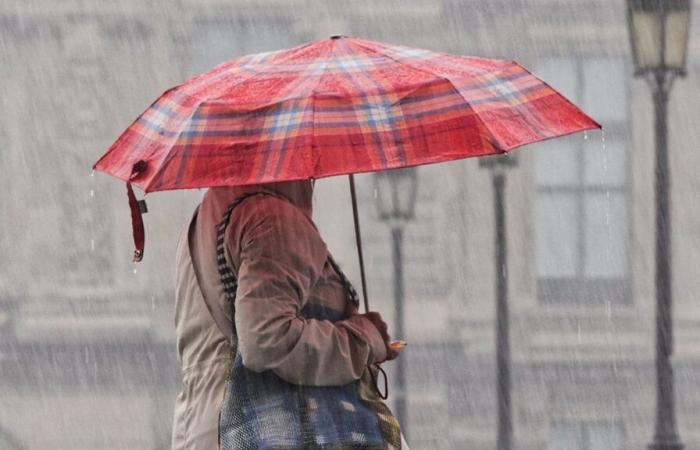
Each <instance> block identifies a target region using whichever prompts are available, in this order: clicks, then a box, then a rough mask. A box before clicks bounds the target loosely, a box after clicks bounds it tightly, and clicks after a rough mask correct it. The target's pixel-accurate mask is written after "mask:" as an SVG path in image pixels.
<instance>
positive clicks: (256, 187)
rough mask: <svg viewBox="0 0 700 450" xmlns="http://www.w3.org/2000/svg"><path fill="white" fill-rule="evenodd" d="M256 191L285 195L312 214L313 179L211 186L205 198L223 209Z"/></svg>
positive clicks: (308, 214)
mask: <svg viewBox="0 0 700 450" xmlns="http://www.w3.org/2000/svg"><path fill="white" fill-rule="evenodd" d="M256 192H269V193H272V194H278V195H281V196H283V197H285V198H286V199H287V200H289V201H290V202H292V203H293V204H294V205H296V206H297V207H299V208H300V209H301V210H302V211H303V212H304V214H306V215H307V216H308V217H309V218H311V215H312V212H313V211H312V200H313V182H312V181H311V180H299V181H283V182H279V183H266V184H253V185H248V186H227V187H214V188H210V189H209V190H208V191H207V193H206V194H204V196H205V198H206V197H210V198H209V201H213V202H214V203H215V204H217V205H218V206H219V207H218V208H216V209H218V210H220V211H223V210H224V209H225V208H226V206H228V205H229V204H231V202H233V201H234V200H235V199H237V198H239V197H241V196H243V195H247V194H252V193H256Z"/></svg>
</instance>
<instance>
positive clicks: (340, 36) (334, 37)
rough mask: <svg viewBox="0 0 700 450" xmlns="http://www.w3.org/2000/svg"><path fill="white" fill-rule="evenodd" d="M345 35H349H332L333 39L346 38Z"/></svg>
mask: <svg viewBox="0 0 700 450" xmlns="http://www.w3.org/2000/svg"><path fill="white" fill-rule="evenodd" d="M344 37H347V36H344V35H342V34H334V35H333V36H331V39H340V38H344Z"/></svg>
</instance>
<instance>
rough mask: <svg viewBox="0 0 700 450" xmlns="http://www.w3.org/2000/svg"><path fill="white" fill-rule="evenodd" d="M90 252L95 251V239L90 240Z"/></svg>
mask: <svg viewBox="0 0 700 450" xmlns="http://www.w3.org/2000/svg"><path fill="white" fill-rule="evenodd" d="M90 250H93V251H94V250H95V239H90Z"/></svg>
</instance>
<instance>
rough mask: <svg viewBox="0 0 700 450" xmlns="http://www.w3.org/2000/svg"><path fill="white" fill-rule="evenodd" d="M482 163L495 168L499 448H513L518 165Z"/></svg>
mask: <svg viewBox="0 0 700 450" xmlns="http://www.w3.org/2000/svg"><path fill="white" fill-rule="evenodd" d="M479 165H480V166H481V167H482V168H485V169H488V170H490V171H491V178H492V181H493V200H494V211H495V222H496V224H495V225H496V236H495V242H494V252H495V258H494V260H495V262H496V379H497V380H498V385H497V389H496V391H497V396H498V436H497V439H496V449H497V450H510V449H511V448H512V442H513V418H512V417H513V407H512V405H511V401H510V392H511V377H510V362H511V359H510V338H509V331H510V323H509V319H508V247H507V245H506V221H505V207H504V203H503V198H504V189H505V184H506V183H505V182H506V171H507V170H508V169H509V168H511V167H515V166H516V165H517V159H516V157H515V155H512V154H508V155H502V156H492V157H488V158H481V159H480V160H479Z"/></svg>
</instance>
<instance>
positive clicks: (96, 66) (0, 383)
mask: <svg viewBox="0 0 700 450" xmlns="http://www.w3.org/2000/svg"><path fill="white" fill-rule="evenodd" d="M698 8H700V4H698V2H697V1H695V4H694V17H693V22H694V23H693V24H692V26H691V30H692V35H691V43H690V55H689V70H688V72H689V73H688V77H687V78H686V79H683V80H680V81H679V82H678V83H677V86H676V87H675V89H674V92H673V95H672V100H671V107H670V118H669V119H670V120H669V124H670V149H671V164H672V165H671V171H672V180H673V184H672V186H673V187H672V192H673V193H672V199H673V200H672V201H673V206H672V214H673V221H672V224H673V225H672V226H673V252H672V254H673V261H674V262H673V264H674V272H673V274H674V321H675V356H674V360H673V363H674V367H675V372H676V398H677V415H678V421H679V431H680V435H681V437H682V439H683V441H684V442H685V444H686V447H687V448H695V447H698V446H700V431H699V430H700V412H699V411H700V393H698V390H697V389H696V386H697V385H698V382H699V381H700V379H699V378H700V375H699V372H698V368H699V367H700V331H698V330H700V305H698V304H697V302H696V301H695V299H694V295H693V294H694V293H695V292H698V291H699V290H700V277H697V276H696V272H697V269H696V268H697V267H699V266H700V251H698V250H700V234H698V232H697V230H698V227H697V223H698V222H699V221H700V208H697V207H696V205H695V203H696V197H697V193H698V192H700V184H698V181H697V176H696V174H695V171H694V169H695V168H697V167H700V152H697V151H693V150H695V149H696V147H697V142H698V141H699V140H700V135H699V132H698V128H697V127H696V126H695V123H696V122H697V120H698V119H700V96H698V95H697V92H698V88H700V63H699V62H698V61H700V20H699V19H698V14H699V13H698ZM333 34H348V35H354V36H359V37H367V38H369V39H377V40H384V41H387V42H391V43H400V44H403V45H409V46H415V47H421V48H427V49H431V50H436V51H446V52H452V53H458V54H465V55H476V56H483V57H496V58H498V57H501V58H508V59H511V58H513V59H517V60H518V61H520V62H522V63H523V64H524V65H525V66H526V67H528V68H531V69H532V70H533V71H534V72H535V73H536V74H538V75H540V76H541V77H542V78H544V79H545V80H547V81H548V82H550V83H551V84H552V85H553V86H554V87H555V88H557V89H560V90H561V91H562V92H563V93H564V94H565V95H566V96H567V97H568V98H570V99H571V100H573V101H574V102H576V103H577V104H579V105H581V106H582V107H583V109H584V110H585V111H587V112H588V113H589V114H591V115H592V116H593V117H594V118H596V119H597V120H598V121H600V122H601V123H602V124H603V125H604V127H605V132H604V134H601V133H599V132H595V133H594V132H590V133H588V134H587V135H586V136H583V135H574V136H571V137H568V138H563V139H559V140H555V141H552V142H547V143H543V144H537V145H532V146H530V147H528V148H525V149H523V150H519V151H518V154H519V167H518V168H516V169H514V170H512V171H510V172H509V174H508V180H507V192H506V205H507V209H506V214H507V223H508V231H509V235H508V240H509V242H508V245H509V248H510V255H509V267H510V270H509V274H510V286H509V291H510V308H511V326H512V329H511V339H512V344H511V345H512V354H513V411H514V442H515V447H514V448H516V449H523V450H525V449H528V450H530V449H532V450H535V449H550V450H558V449H567V450H568V449H574V450H579V449H580V450H618V449H637V448H641V447H643V446H646V444H648V443H649V442H650V441H651V437H652V436H651V434H652V432H653V420H654V410H655V406H654V393H655V385H654V359H653V358H654V327H653V325H654V294H655V290H654V289H655V288H654V202H653V193H654V186H653V170H654V165H653V161H654V148H653V116H652V113H653V105H652V104H651V101H650V95H649V92H648V89H647V87H646V86H645V85H644V83H642V82H641V81H636V80H633V78H632V67H631V59H630V56H629V47H628V37H627V22H626V17H625V11H624V2H623V1H622V0H620V1H615V2H609V1H603V0H584V1H574V0H558V1H557V0H508V1H506V0H494V1H489V2H481V1H475V0H467V1H456V0H442V1H434V2H429V3H428V2H419V1H417V0H402V1H398V0H388V1H384V2H381V3H380V2H369V1H364V0H362V1H355V2H352V3H342V4H341V3H340V2H323V3H319V2H310V1H302V0H258V1H255V2H254V1H236V2H225V1H221V0H200V1H193V0H178V1H174V2H173V1H170V2H166V1H162V0H154V1H149V2H135V1H131V0H129V1H123V2H120V3H118V4H117V3H113V4H106V3H105V2H81V1H77V0H76V1H66V2H49V1H46V0H43V1H42V0H24V1H22V2H20V1H15V0H10V1H7V2H4V3H3V5H2V6H1V7H0V61H1V62H2V64H0V74H1V75H2V77H1V78H0V79H2V80H3V81H4V82H3V83H2V85H1V86H0V89H1V90H2V91H1V92H0V97H2V99H3V112H2V115H0V138H2V142H3V144H4V145H3V148H2V150H0V186H1V187H2V190H1V191H0V214H1V215H0V230H3V232H2V236H1V237H0V254H2V255H3V257H2V258H0V399H2V400H1V403H2V407H1V408H0V448H10V449H34V448H44V447H52V448H65V449H88V448H90V449H97V448H105V449H108V448H109V449H116V448H129V449H132V448H133V449H136V448H139V449H141V448H143V449H162V448H168V447H169V442H170V427H171V419H172V408H173V403H174V400H175V396H176V395H177V393H178V392H179V389H180V384H179V382H180V378H179V366H178V362H177V359H176V350H175V344H174V335H173V298H174V289H173V284H174V283H173V282H174V277H173V275H174V266H173V263H172V261H173V258H174V252H175V244H176V241H177V238H178V236H179V233H180V230H181V227H182V224H183V223H184V222H185V220H187V219H188V218H189V215H190V214H191V212H192V210H193V207H194V205H196V203H197V201H198V200H199V198H200V197H201V194H202V193H203V191H201V192H200V191H196V190H195V191H188V192H168V193H156V194H150V195H149V196H148V201H149V207H150V210H151V212H150V213H148V214H147V215H146V216H145V220H146V227H147V229H146V234H147V238H148V240H147V246H146V256H145V259H144V261H143V263H141V264H140V265H139V266H136V268H134V266H132V264H131V262H130V253H131V251H132V249H131V240H130V239H131V237H130V222H129V212H128V208H127V202H126V196H125V189H124V186H123V185H122V184H121V183H120V182H117V181H116V180H114V179H110V178H109V177H107V176H105V175H103V174H96V175H94V176H92V174H91V171H90V166H91V164H92V163H93V162H94V161H95V160H96V159H97V158H98V157H99V156H100V155H101V154H102V153H103V152H104V151H105V149H106V148H107V147H108V146H109V144H111V142H113V141H114V139H116V137H117V136H118V134H119V133H120V132H121V131H122V130H123V129H124V128H125V127H126V126H127V125H128V124H129V123H131V121H132V120H133V119H134V118H135V117H136V116H137V115H138V114H140V113H141V112H142V111H143V110H144V109H145V108H146V107H147V106H148V105H149V104H150V103H151V102H152V101H153V100H154V99H155V98H156V96H157V95H159V94H160V93H162V92H163V91H165V90H166V89H167V88H169V87H170V86H172V85H175V84H177V83H180V82H182V81H183V80H185V79H187V78H189V77H190V76H193V75H195V74H197V73H200V72H202V71H204V70H206V69H208V68H211V67H213V66H214V65H216V64H218V63H220V62H223V61H224V60H226V59H229V58H232V57H235V56H238V55H241V54H247V53H252V52H258V51H267V50H273V49H277V48H283V47H289V46H292V45H296V44H301V43H304V42H307V41H310V40H314V39H320V38H325V37H328V36H330V35H333ZM358 183H359V197H360V198H359V201H360V205H361V220H362V224H363V233H364V235H363V238H364V242H365V245H366V248H365V252H366V258H367V266H368V272H369V280H368V281H369V287H370V295H371V301H372V304H373V305H374V306H375V308H376V309H378V310H379V311H381V312H382V314H383V315H384V316H385V317H386V319H387V321H388V322H390V323H391V320H392V317H391V312H392V311H393V307H392V304H391V301H392V298H393V296H392V289H391V287H392V273H393V272H392V267H391V254H390V236H389V230H388V229H387V228H386V226H385V225H384V224H383V223H381V222H380V221H379V219H378V217H377V214H376V212H375V210H374V192H373V189H374V186H373V183H372V178H371V176H369V175H362V176H359V177H358ZM346 185H347V182H346V181H345V179H333V180H321V181H320V182H319V183H318V184H317V196H316V207H317V212H316V220H317V222H318V224H319V226H320V227H321V229H322V231H323V233H324V236H325V237H326V239H327V241H328V243H329V246H330V247H331V249H332V250H333V251H334V254H336V255H337V257H338V260H339V261H340V262H341V263H342V264H343V265H344V267H347V268H348V272H349V273H350V275H351V276H352V278H353V279H354V280H356V284H357V285H358V286H359V277H358V275H357V273H358V271H357V270H356V269H355V267H356V254H355V248H354V238H353V235H352V225H351V212H350V208H349V194H348V193H347V186H346ZM491 198H492V193H491V183H490V181H489V175H488V173H487V172H485V171H484V170H483V169H481V168H479V165H478V163H477V161H476V160H466V161H461V162H454V163H447V164H442V165H436V166H430V167H423V168H420V169H419V197H418V204H417V207H416V214H417V217H416V219H415V220H414V221H413V222H411V223H409V224H408V225H407V226H406V229H405V243H406V244H405V245H406V246H405V251H404V253H405V261H406V267H405V276H406V293H407V299H406V302H407V304H406V320H407V324H406V327H405V329H406V330H407V335H406V336H401V337H403V338H405V339H407V340H408V341H409V347H408V348H407V349H406V352H405V354H404V357H405V358H406V360H407V364H406V365H407V367H409V371H408V374H407V383H408V390H409V397H408V406H409V407H408V409H409V420H408V423H407V424H405V426H406V429H407V435H408V437H409V442H410V443H411V447H412V448H414V449H422V448H425V449H443V448H444V449H448V448H453V449H490V448H493V446H494V442H495V436H496V418H497V415H496V403H495V399H496V394H495V389H496V381H497V380H496V379H495V329H494V311H495V305H494V276H495V274H494V273H493V259H492V258H493V256H492V255H493V248H492V245H493V233H494V232H495V230H494V226H493V205H492V203H491ZM338 217H345V219H346V220H341V221H339V220H338ZM426 318H430V320H426ZM389 368H390V367H389Z"/></svg>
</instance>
